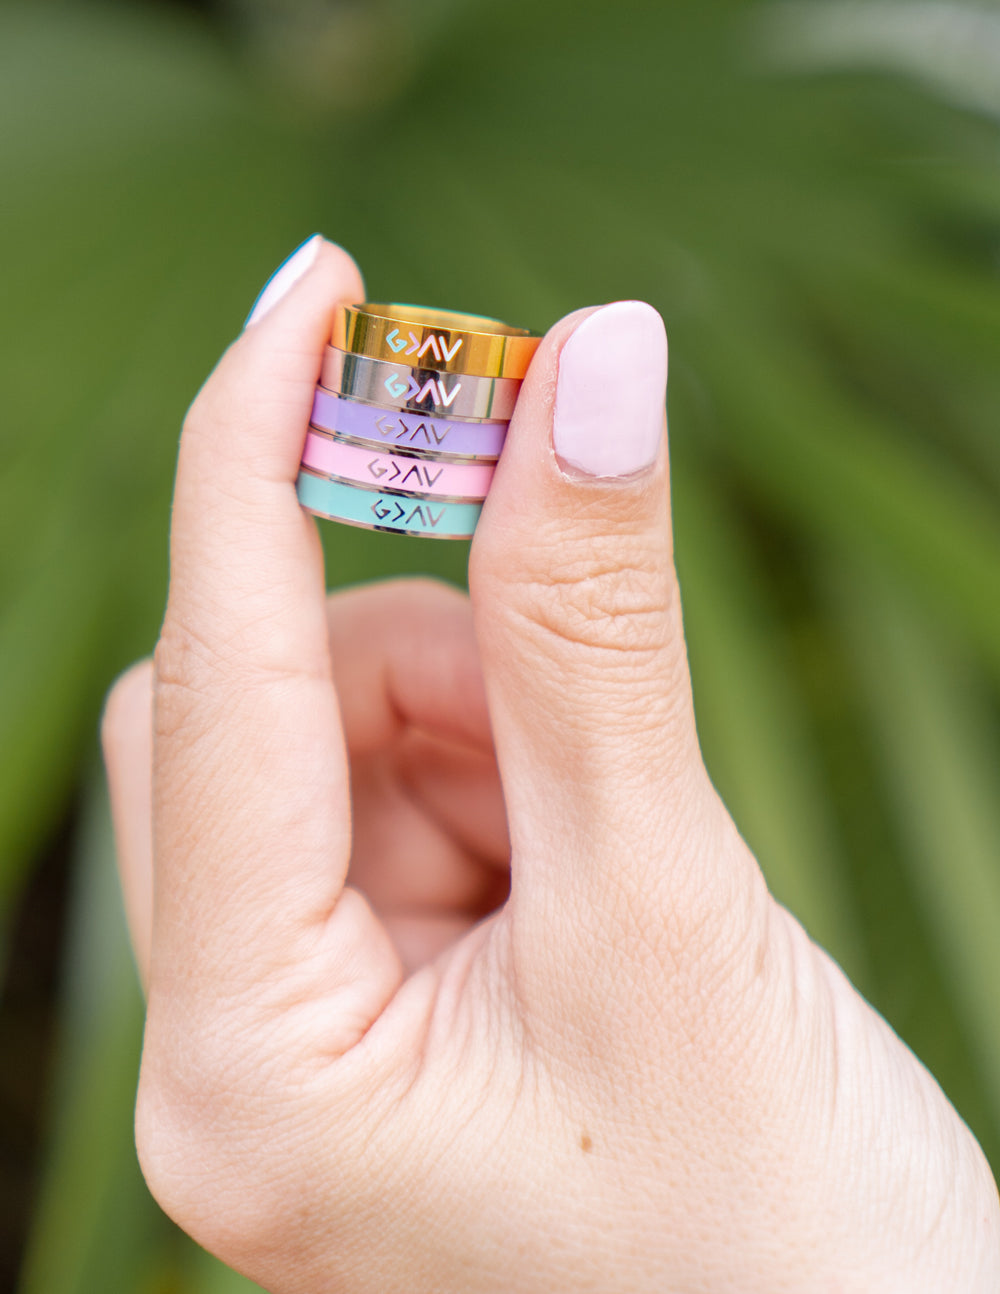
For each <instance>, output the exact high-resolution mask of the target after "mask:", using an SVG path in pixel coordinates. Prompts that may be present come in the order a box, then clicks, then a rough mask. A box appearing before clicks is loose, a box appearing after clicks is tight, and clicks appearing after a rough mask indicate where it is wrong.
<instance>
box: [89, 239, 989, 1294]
mask: <svg viewBox="0 0 1000 1294" xmlns="http://www.w3.org/2000/svg"><path fill="white" fill-rule="evenodd" d="M363 295H364V290H363V286H362V284H361V281H360V278H359V276H358V272H357V269H356V267H355V266H354V264H353V262H352V261H351V260H350V258H349V257H348V256H347V255H346V253H344V252H343V251H341V250H340V249H339V248H336V247H334V246H332V245H330V244H327V243H323V244H322V245H321V246H320V247H319V249H318V252H317V254H316V256H315V259H314V261H313V262H312V264H311V265H310V267H309V268H308V269H307V271H306V272H305V273H303V274H302V276H301V277H300V279H299V280H298V281H297V282H295V283H294V286H292V287H291V289H290V290H289V291H287V293H286V295H285V296H284V297H282V299H281V300H279V301H278V302H277V303H276V304H273V305H272V307H271V308H270V310H269V311H268V312H267V313H266V314H265V315H264V317H262V318H258V319H257V320H255V321H254V323H253V324H252V325H251V326H250V327H249V328H247V330H246V331H245V332H244V333H243V335H242V336H241V337H240V338H239V339H238V340H237V341H236V342H235V343H234V344H233V346H232V347H231V348H230V349H229V350H228V351H227V353H226V354H225V355H224V356H223V358H222V360H221V361H220V363H219V365H218V367H217V368H216V370H215V372H214V373H213V374H212V376H211V377H210V378H209V380H208V382H207V383H206V385H205V386H204V388H203V389H202V391H201V392H200V394H199V395H198V397H197V399H196V400H195V402H194V404H193V405H192V407H191V409H190V411H189V414H188V417H187V420H186V424H185V428H184V433H183V437H182V443H181V453H180V461H179V467H178V474H177V485H176V493H175V505H174V516H173V531H172V539H171V565H172V573H171V585H170V598H169V605H168V609H167V614H166V619H165V621H164V625H163V631H162V635H161V638H160V642H159V644H158V646H157V649H156V654H155V658H154V661H153V662H146V663H143V664H140V665H139V666H137V667H136V668H135V669H134V670H132V671H131V672H130V673H129V674H127V675H126V676H124V677H123V678H122V679H121V680H120V681H119V682H118V684H117V685H116V686H115V688H114V689H113V691H112V693H111V696H110V698H109V701H108V705H107V711H106V717H105V725H104V743H105V751H106V759H107V765H108V772H109V780H110V785H111V791H112V803H113V810H114V815H115V823H116V831H117V838H118V844H119V851H120V861H121V870H122V880H123V885H124V889H125V895H126V904H127V910H128V915H129V921H130V925H131V929H132V935H133V939H134V944H135V948H136V953H137V958H138V961H139V964H140V969H141V973H142V975H143V979H144V981H145V984H146V987H147V993H148V1019H147V1027H146V1037H145V1047H144V1053H143V1061H142V1071H141V1078H140V1084H139V1095H138V1106H137V1113H136V1130H137V1141H138V1147H139V1154H140V1159H141V1162H142V1166H143V1171H144V1173H145V1175H146V1178H147V1181H148V1182H149V1184H150V1187H151V1189H152V1190H153V1192H154V1194H155V1195H156V1197H157V1198H158V1200H159V1201H160V1203H161V1204H162V1205H163V1207H164V1208H165V1209H166V1210H167V1212H168V1213H170V1214H171V1215H172V1216H173V1217H174V1218H175V1219H176V1220H177V1221H178V1222H179V1223H180V1225H181V1226H182V1227H184V1228H185V1229H187V1230H188V1231H189V1232H190V1233H191V1234H192V1235H193V1236H194V1237H195V1238H196V1239H197V1240H199V1241H200V1242H201V1243H202V1244H203V1245H205V1246H206V1247H207V1248H209V1249H211V1250H213V1251H214V1252H215V1253H217V1254H218V1255H219V1256H220V1257H222V1258H223V1259H224V1260H225V1261H227V1262H229V1263H231V1264H232V1265H233V1266H235V1267H237V1268H239V1269H240V1270H242V1271H244V1272H246V1273H247V1274H249V1275H250V1276H252V1277H253V1278H254V1279H256V1280H257V1281H259V1282H260V1283H261V1284H262V1285H264V1286H265V1287H266V1288H268V1289H269V1290H272V1291H275V1292H276V1294H286V1292H287V1294H306V1292H307V1291H308V1292H309V1294H316V1291H331V1292H332V1291H338V1292H339V1291H351V1292H354V1291H359V1292H367V1291H372V1292H374V1291H378V1292H379V1294H391V1292H394V1291H400V1292H402V1291H406V1294H420V1292H421V1291H428V1292H430V1291H498V1292H499V1291H510V1290H518V1291H519V1292H521V1294H532V1292H533V1291H549V1290H560V1291H563V1290H580V1291H604V1292H607V1291H619V1290H620V1291H629V1292H630V1294H641V1292H643V1291H657V1294H664V1292H668V1291H669V1292H676V1294H680V1292H682V1291H683V1292H684V1294H709V1292H711V1294H721V1292H724V1291H740V1292H741V1294H746V1292H754V1294H757V1292H758V1291H759V1292H760V1294H765V1292H766V1294H781V1292H783V1291H809V1294H834V1292H836V1294H847V1292H848V1291H850V1292H851V1294H854V1292H855V1291H858V1292H860V1291H865V1294H874V1292H879V1294H882V1292H888V1291H900V1292H902V1291H906V1294H922V1292H930V1291H935V1292H937V1291H949V1292H951V1291H962V1292H963V1294H995V1291H996V1290H997V1289H998V1288H1000V1209H998V1201H997V1193H996V1187H995V1184H994V1182H993V1179H992V1176H991V1174H990V1172H989V1169H988V1167H987V1165H986V1163H985V1160H984V1158H983V1156H982V1154H981V1152H980V1150H979V1148H978V1146H977V1145H976V1143H975V1141H974V1140H973V1138H972V1136H971V1135H970V1133H969V1132H968V1130H967V1129H966V1127H965V1125H964V1124H963V1123H962V1122H961V1120H960V1119H959V1118H958V1116H957V1115H956V1113H955V1111H954V1110H953V1109H952V1108H951V1106H950V1105H949V1104H948V1102H947V1101H946V1099H945V1098H944V1096H943V1095H942V1093H941V1091H940V1090H939V1088H938V1087H937V1085H936V1083H935V1082H934V1080H933V1078H932V1077H931V1076H930V1075H929V1074H928V1073H927V1071H926V1070H925V1069H924V1068H923V1067H922V1066H921V1065H920V1064H919V1062H918V1061H917V1060H916V1059H915V1058H914V1057H913V1055H912V1054H911V1053H910V1052H909V1051H908V1050H907V1049H906V1048H905V1047H904V1046H903V1044H902V1043H901V1042H900V1041H899V1040H898V1038H897V1037H896V1036H895V1035H894V1034H893V1032H892V1031H891V1030H890V1029H889V1028H888V1026H887V1025H886V1024H885V1023H884V1021H883V1020H882V1019H881V1018H880V1017H879V1016H878V1015H877V1014H876V1013H875V1012H874V1011H873V1010H872V1009H871V1008H870V1007H869V1006H868V1005H867V1003H865V1002H864V1001H863V1000H862V999H861V998H860V997H859V996H858V995H857V993H856V992H855V991H854V989H853V988H852V987H851V985H850V984H849V983H848V982H847V980H846V979H845V978H844V976H843V975H842V973H841V972H840V970H839V969H838V968H837V967H836V965H835V964H834V963H833V962H832V961H831V960H830V959H829V958H828V957H827V956H826V955H825V954H824V953H823V952H822V951H821V950H820V949H819V948H817V947H816V946H815V945H814V944H812V943H811V942H810V941H809V939H808V938H807V937H806V936H805V934H804V933H803V931H802V929H801V928H800V927H799V925H798V924H797V922H796V921H795V920H794V919H793V918H792V917H791V916H790V915H789V914H788V913H787V912H786V911H785V910H784V909H782V908H780V907H779V906H778V905H776V904H775V903H774V902H773V900H772V899H771V898H770V896H769V895H768V893H767V890H766V887H765V885H764V882H763V879H762V877H761V874H760V871H759V869H758V867H757V864H756V862H755V860H754V859H753V857H752V856H751V854H750V853H749V851H748V850H747V848H746V846H745V845H744V844H743V842H742V840H741V839H740V837H739V835H738V833H737V831H736V829H735V827H734V826H733V824H732V822H731V820H730V818H729V816H728V814H727V813H726V811H725V809H724V807H723V806H722V805H721V804H720V802H719V800H718V798H717V796H716V794H715V792H714V790H713V788H712V786H711V784H710V782H709V780H708V777H707V775H706V773H705V769H704V766H703V764H702V761H701V756H700V753H699V748H698V741H697V736H696V732H695V726H694V718H693V711H692V703H691V692H690V684H689V679H688V671H687V662H686V655H685V648H684V638H683V630H682V623H681V610H680V601H679V596H678V589H677V581H676V576H675V573H674V569H673V564H672V556H671V543H670V516H669V491H668V488H667V460H666V449H665V444H663V445H662V446H661V449H660V453H659V456H658V458H657V461H656V464H655V466H654V467H652V468H651V469H648V470H645V471H642V472H639V473H636V474H634V475H632V476H629V477H627V478H624V479H613V480H604V479H596V478H592V477H587V476H585V475H581V474H579V473H574V472H570V471H569V469H567V470H566V471H564V470H562V468H561V466H560V463H559V462H558V461H557V458H556V456H555V454H554V452H553V448H552V434H551V429H552V417H553V400H554V397H555V393H556V389H557V374H558V361H559V353H560V349H561V347H562V346H563V345H564V344H565V342H566V339H567V338H568V336H569V335H570V334H571V333H572V331H573V329H574V328H575V327H576V326H577V325H578V324H579V323H580V321H581V319H582V318H585V317H586V316H587V314H588V313H589V312H581V313H579V314H577V315H574V316H570V317H569V318H567V319H565V320H562V321H561V322H560V323H559V324H557V325H556V326H555V327H554V329H553V330H552V331H551V333H550V334H549V335H548V337H547V338H546V339H545V341H544V343H543V345H542V347H541V349H540V351H539V353H538V355H537V357H536V359H535V361H534V363H533V364H532V368H531V371H530V373H529V375H528V378H527V380H526V382H525V385H524V388H523V390H522V394H521V397H520V400H519V403H518V408H517V411H516V414H515V418H514V421H513V423H512V425H511V428H510V433H509V439H508V443H507V446H506V448H505V450H504V456H503V459H502V461H501V463H500V466H499V469H498V471H497V475H496V478H495V482H494V485H493V488H492V490H491V493H490V497H489V499H488V501H487V504H486V508H485V510H484V513H483V518H482V521H481V523H480V527H479V530H478V531H477V535H476V539H475V542H474V545H473V553H472V561H471V569H470V588H471V600H468V599H466V598H465V596H464V595H462V594H460V593H458V592H456V591H455V590H452V589H449V588H445V587H443V586H441V585H438V584H435V583H433V582H428V581H422V580H414V581H394V582H390V583H385V584H380V585H379V584H376V585H372V586H368V587H363V588H358V589H352V590H349V591H347V592H344V593H340V594H337V595H336V596H333V597H329V598H328V597H327V596H326V594H325V581H324V571H323V560H322V552H321V548H320V545H319V542H318V539H317V534H316V527H315V523H314V522H313V521H312V520H311V519H310V518H309V517H308V516H306V515H305V514H304V513H303V512H302V511H301V509H300V508H299V507H298V505H297V502H296V499H295V493H294V488H293V482H294V480H295V475H296V469H297V465H298V461H299V454H300V451H301V447H302V444H303V440H304V437H305V434H306V424H307V420H308V411H309V406H310V402H311V395H312V387H313V384H314V382H315V381H316V378H317V376H318V373H319V368H320V362H321V358H322V350H323V345H324V343H325V341H326V337H327V335H328V332H329V326H330V321H331V316H332V311H333V307H334V305H335V303H336V302H337V301H338V300H361V299H363ZM611 430H612V432H613V429H611ZM609 434H610V433H609ZM664 441H665V436H664ZM401 542H402V541H401ZM331 574H332V575H333V577H334V578H335V577H336V575H337V572H336V570H334V571H333V572H332V573H331ZM150 770H152V774H150Z"/></svg>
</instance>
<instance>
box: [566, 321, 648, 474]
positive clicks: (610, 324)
mask: <svg viewBox="0 0 1000 1294" xmlns="http://www.w3.org/2000/svg"><path fill="white" fill-rule="evenodd" d="M666 394H667V334H666V331H665V330H664V327H663V320H662V319H661V318H660V316H659V314H658V313H657V311H656V310H654V309H653V307H652V306H650V305H647V304H646V303H645V302H644V301H616V302H615V303H614V304H613V305H609V306H603V307H602V308H601V309H600V310H596V311H595V312H594V313H593V314H592V315H588V316H587V318H586V319H584V321H583V323H581V324H580V325H579V326H578V327H577V328H576V330H575V331H574V332H573V333H572V334H571V335H570V337H569V340H568V341H567V342H566V343H565V344H564V346H563V348H562V353H561V355H560V356H559V377H558V380H557V382H556V404H555V413H554V415H553V423H552V443H553V446H554V448H555V451H556V455H557V457H558V458H559V459H560V461H561V465H562V466H563V467H568V468H570V469H571V473H570V474H573V473H579V472H582V473H584V474H585V475H587V476H604V477H615V476H629V475H631V474H632V473H633V472H639V471H641V470H642V469H643V468H647V467H650V466H651V465H652V464H653V463H654V462H655V461H656V455H657V452H658V450H659V445H660V437H661V436H662V434H663V409H664V403H665V401H666Z"/></svg>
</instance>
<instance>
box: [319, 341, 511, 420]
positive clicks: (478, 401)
mask: <svg viewBox="0 0 1000 1294" xmlns="http://www.w3.org/2000/svg"><path fill="white" fill-rule="evenodd" d="M319 380H320V385H321V386H324V387H325V388H326V389H327V390H328V391H333V392H335V393H336V394H337V395H344V396H347V397H348V399H350V400H363V401H364V402H365V403H366V404H377V405H380V406H381V407H382V408H383V409H401V410H411V411H412V412H413V413H425V414H427V415H428V416H429V417H431V418H471V419H475V420H476V421H484V420H486V419H492V420H495V421H498V422H507V421H509V420H510V416H511V414H512V413H513V412H514V403H515V401H516V400H517V393H518V391H520V389H521V383H520V382H519V381H518V380H517V379H516V378H504V377H474V376H472V375H471V374H469V373H441V372H439V371H438V370H437V369H433V368H410V367H409V365H407V364H390V363H388V362H387V361H386V360H381V359H371V358H370V357H369V356H367V355H352V354H351V353H350V352H349V351H343V350H339V349H338V348H337V347H336V346H327V347H326V349H325V351H324V352H323V372H322V376H321V377H320V379H319Z"/></svg>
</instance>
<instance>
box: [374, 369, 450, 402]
mask: <svg viewBox="0 0 1000 1294" xmlns="http://www.w3.org/2000/svg"><path fill="white" fill-rule="evenodd" d="M382 385H383V386H384V387H385V389H386V390H387V391H388V392H389V394H390V395H391V396H392V398H393V399H394V400H398V399H399V397H400V396H401V395H402V394H403V393H404V392H405V393H406V399H407V400H426V399H427V397H428V396H430V398H431V401H432V402H433V403H434V404H443V405H444V407H445V408H446V409H447V408H450V406H451V405H452V404H453V403H454V401H455V397H456V396H457V395H458V393H459V391H461V389H462V383H461V382H456V383H455V384H454V386H453V387H452V388H451V390H450V391H449V390H448V388H447V387H446V386H445V384H444V382H443V381H442V379H441V378H439V377H429V378H428V379H427V381H426V382H425V383H424V384H423V386H421V385H420V383H419V382H418V381H417V379H416V378H415V377H411V378H410V380H409V382H408V383H407V384H406V385H404V384H403V379H402V378H401V377H400V376H399V375H398V374H397V373H393V374H392V375H391V376H390V377H387V378H386V380H385V381H384V382H383V383H382Z"/></svg>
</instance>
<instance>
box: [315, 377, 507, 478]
mask: <svg viewBox="0 0 1000 1294" xmlns="http://www.w3.org/2000/svg"><path fill="white" fill-rule="evenodd" d="M309 421H310V422H311V423H312V424H313V426H315V427H318V428H319V430H320V431H335V432H338V433H339V434H340V435H342V436H350V437H351V438H352V439H353V440H363V441H366V442H368V443H369V444H373V445H381V446H382V447H383V448H386V449H388V448H391V449H396V448H397V447H400V448H406V449H410V450H415V451H419V453H420V456H421V457H427V458H432V457H437V456H439V455H440V456H442V457H448V458H460V459H461V458H465V459H472V460H473V461H480V462H487V463H495V462H496V460H497V459H498V458H499V457H500V450H501V449H502V448H503V442H504V438H505V437H506V435H507V424H506V423H505V422H450V421H445V420H442V419H440V418H424V417H421V416H420V415H415V414H406V415H404V414H401V413H397V412H396V411H395V410H386V409H379V408H377V407H376V406H375V405H372V404H359V403H358V402H357V401H356V400H348V399H347V398H346V397H345V396H342V395H332V394H331V393H330V392H329V391H324V390H323V388H322V387H319V386H318V387H317V388H316V393H315V395H314V397H313V407H312V415H311V417H310V419H309Z"/></svg>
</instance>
